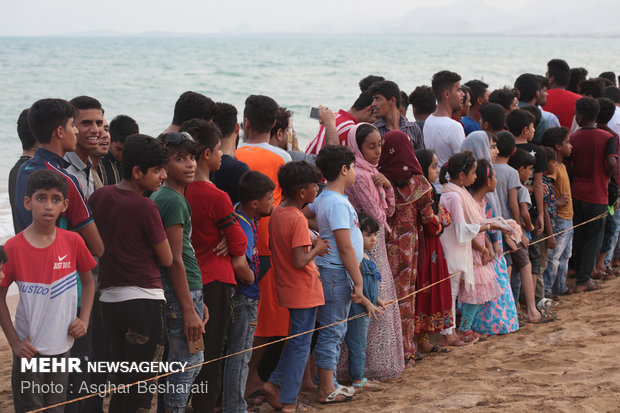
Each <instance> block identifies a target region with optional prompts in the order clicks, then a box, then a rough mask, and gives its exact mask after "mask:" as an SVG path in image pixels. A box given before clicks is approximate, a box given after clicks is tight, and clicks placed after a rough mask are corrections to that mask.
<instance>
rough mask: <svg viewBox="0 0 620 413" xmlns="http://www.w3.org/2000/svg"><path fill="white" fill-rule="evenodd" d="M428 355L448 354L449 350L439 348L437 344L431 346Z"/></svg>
mask: <svg viewBox="0 0 620 413" xmlns="http://www.w3.org/2000/svg"><path fill="white" fill-rule="evenodd" d="M428 353H450V350H449V349H447V348H444V347H441V346H440V345H438V344H433V347H432V348H431V349H430V350H429V351H428Z"/></svg>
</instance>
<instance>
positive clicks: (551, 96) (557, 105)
mask: <svg viewBox="0 0 620 413" xmlns="http://www.w3.org/2000/svg"><path fill="white" fill-rule="evenodd" d="M581 97H582V96H581V95H578V94H576V93H573V92H571V91H570V90H565V89H548V90H547V104H546V105H545V106H544V107H543V109H544V110H546V111H547V112H551V113H553V114H554V115H555V116H557V117H558V120H559V121H560V125H562V126H564V127H565V128H568V129H570V127H571V126H572V124H573V117H574V116H575V102H576V101H577V99H580V98H581Z"/></svg>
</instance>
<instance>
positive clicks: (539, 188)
mask: <svg viewBox="0 0 620 413" xmlns="http://www.w3.org/2000/svg"><path fill="white" fill-rule="evenodd" d="M542 177H543V173H542V172H536V173H534V200H535V202H536V209H538V218H537V219H536V233H537V234H542V232H543V230H544V229H545V219H544V216H543V214H541V213H540V211H542V210H543V209H544V208H545V203H544V202H543V197H544V184H543V180H542Z"/></svg>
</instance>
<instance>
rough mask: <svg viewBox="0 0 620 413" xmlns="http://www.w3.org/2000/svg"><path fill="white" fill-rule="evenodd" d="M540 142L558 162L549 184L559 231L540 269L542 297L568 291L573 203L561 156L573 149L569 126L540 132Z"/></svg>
mask: <svg viewBox="0 0 620 413" xmlns="http://www.w3.org/2000/svg"><path fill="white" fill-rule="evenodd" d="M542 144H543V145H545V146H548V147H550V148H552V149H553V150H554V151H555V156H556V166H557V170H556V174H555V179H554V180H553V185H552V186H553V190H554V192H555V195H556V199H557V204H558V216H557V220H556V224H555V230H554V232H560V233H559V234H558V235H556V236H555V248H554V249H552V250H550V251H549V259H548V261H547V268H546V269H545V272H544V273H543V278H544V281H545V297H549V298H553V296H559V295H564V294H566V293H568V292H569V291H568V288H567V287H566V272H567V271H568V260H569V259H570V257H571V254H572V245H573V229H572V226H573V203H572V198H571V189H570V181H569V179H568V173H567V172H566V166H565V165H564V159H565V158H568V157H569V156H570V154H571V150H572V146H571V144H570V140H569V137H568V129H566V128H562V127H557V128H550V129H547V130H546V131H545V133H544V134H543V137H542Z"/></svg>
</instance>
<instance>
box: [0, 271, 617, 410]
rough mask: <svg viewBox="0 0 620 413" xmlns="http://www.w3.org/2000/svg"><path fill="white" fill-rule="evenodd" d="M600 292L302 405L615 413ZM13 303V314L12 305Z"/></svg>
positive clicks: (3, 402) (6, 370)
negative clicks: (343, 399) (343, 400)
mask: <svg viewBox="0 0 620 413" xmlns="http://www.w3.org/2000/svg"><path fill="white" fill-rule="evenodd" d="M569 280H570V279H569ZM570 281H572V282H574V279H573V280H570ZM604 286H605V288H604V289H602V290H599V291H594V292H589V293H582V294H576V295H572V296H566V297H563V298H561V300H560V301H559V302H558V305H557V306H554V308H553V311H555V312H557V314H558V316H559V318H558V320H557V321H555V322H553V323H549V324H544V325H538V326H535V325H531V324H526V325H525V326H524V327H523V328H522V329H521V330H519V331H518V332H516V333H513V334H510V335H508V336H499V337H497V336H496V337H490V338H489V339H487V340H486V341H481V342H478V343H476V344H474V345H473V346H469V347H465V348H460V349H456V350H454V351H452V352H451V353H449V354H439V355H433V356H431V357H429V358H428V359H425V360H423V361H420V362H417V363H416V364H415V365H414V366H412V367H409V368H407V369H406V370H405V371H404V373H403V375H402V376H401V377H399V378H397V379H393V380H390V381H387V382H384V383H383V384H382V385H381V386H382V390H381V391H377V392H366V393H360V394H358V395H356V396H355V400H354V401H352V402H350V403H347V404H340V405H331V406H322V405H320V404H318V403H314V394H313V393H312V392H308V391H304V392H302V394H301V396H300V397H301V400H303V401H305V402H308V403H310V405H311V407H312V411H326V412H327V411H329V412H346V413H349V412H350V413H353V412H360V411H381V412H430V411H432V412H437V411H440V412H461V411H464V410H467V411H471V412H478V411H488V412H491V411H502V412H519V413H522V412H532V411H539V412H597V413H598V412H618V411H620V396H619V394H620V357H618V354H620V316H619V315H618V314H620V301H619V300H618V297H619V296H620V279H616V280H613V281H608V282H606V283H605V284H604ZM11 298H13V297H11ZM15 298H16V297H15ZM10 301H12V306H13V307H14V306H15V304H16V303H15V300H14V299H13V300H10ZM0 353H1V354H2V356H1V357H2V359H3V360H5V362H4V363H3V364H2V366H0V411H2V412H9V411H12V410H13V405H12V396H11V381H10V377H11V350H10V348H9V346H8V344H7V342H6V339H5V338H4V335H2V339H1V340H0ZM106 404H107V403H106ZM151 411H153V412H154V411H155V408H153V409H151ZM272 411H273V409H271V408H270V407H269V406H268V405H267V404H264V405H263V406H262V408H261V412H262V413H268V412H272Z"/></svg>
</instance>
